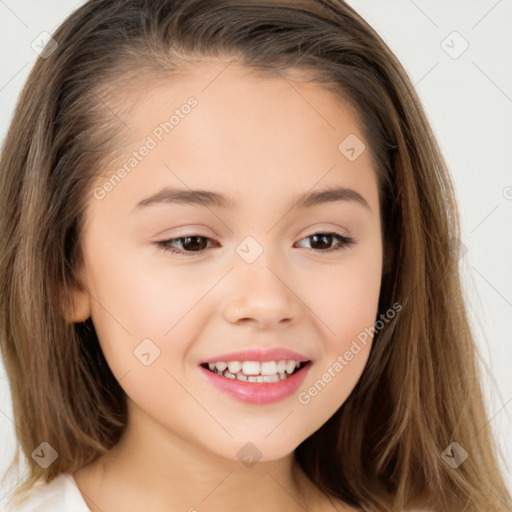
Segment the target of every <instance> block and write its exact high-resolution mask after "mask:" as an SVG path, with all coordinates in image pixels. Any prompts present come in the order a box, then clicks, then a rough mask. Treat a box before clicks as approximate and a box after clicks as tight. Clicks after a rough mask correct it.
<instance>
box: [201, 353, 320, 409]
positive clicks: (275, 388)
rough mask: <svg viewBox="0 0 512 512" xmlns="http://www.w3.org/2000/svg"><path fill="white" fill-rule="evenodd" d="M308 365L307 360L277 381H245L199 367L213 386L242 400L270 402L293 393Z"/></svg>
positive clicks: (309, 363) (255, 402)
mask: <svg viewBox="0 0 512 512" xmlns="http://www.w3.org/2000/svg"><path fill="white" fill-rule="evenodd" d="M310 366H311V362H310V361H309V362H308V363H307V364H306V365H304V367H302V368H301V369H300V370H299V371H298V372H295V373H294V374H293V375H291V376H290V377H286V379H284V380H280V381H279V382H246V381H242V380H238V379H229V378H227V377H223V376H222V375H217V374H216V373H214V372H211V371H210V370H207V369H206V368H203V367H202V366H200V367H199V369H200V370H201V372H202V373H203V375H204V376H205V377H206V378H207V379H208V380H209V381H210V382H211V383H212V384H213V385H214V386H216V387H217V388H219V389H220V390H221V391H224V392H226V393H228V394H230V395H231V396H233V397H235V398H237V399H238V400H241V401H242V402H247V403H251V404H270V403H272V402H279V401H280V400H284V399H285V398H287V397H289V396H290V395H291V394H293V393H294V392H295V391H296V390H297V388H298V387H299V386H300V385H301V384H302V382H303V380H304V378H305V377H306V373H307V372H308V370H309V367H310Z"/></svg>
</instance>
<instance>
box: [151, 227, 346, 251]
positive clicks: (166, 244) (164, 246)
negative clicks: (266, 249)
mask: <svg viewBox="0 0 512 512" xmlns="http://www.w3.org/2000/svg"><path fill="white" fill-rule="evenodd" d="M316 235H327V236H333V237H334V238H336V239H337V240H338V241H339V242H340V245H339V246H338V247H334V248H330V249H325V250H323V249H311V250H312V251H315V252H333V251H341V250H343V249H345V248H348V247H351V246H352V245H354V243H355V239H354V238H352V237H349V236H344V235H342V234H341V233H338V232H336V231H328V232H323V231H319V232H317V233H313V234H312V235H309V236H306V237H304V238H302V239H301V241H302V240H305V239H306V238H312V237H314V236H316ZM185 238H205V239H207V240H212V238H209V237H207V236H201V235H187V236H182V237H179V238H171V239H170V240H162V241H161V242H156V245H157V246H158V248H159V249H160V250H162V251H164V252H168V253H171V254H181V255H183V256H194V255H197V254H202V253H203V252H204V251H206V249H201V250H200V251H183V250H176V249H174V248H173V247H172V246H171V245H170V243H171V242H176V241H179V240H184V239H185Z"/></svg>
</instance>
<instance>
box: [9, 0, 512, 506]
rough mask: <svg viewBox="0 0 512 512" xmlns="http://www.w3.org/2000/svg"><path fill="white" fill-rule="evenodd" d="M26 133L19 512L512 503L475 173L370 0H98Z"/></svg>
mask: <svg viewBox="0 0 512 512" xmlns="http://www.w3.org/2000/svg"><path fill="white" fill-rule="evenodd" d="M4 148H5V149H4V151H3V153H2V159H1V177H0V180H1V181H0V185H1V186H0V193H1V196H0V200H1V203H2V204H3V205H4V206H5V207H4V209H3V210H2V214H1V224H0V237H1V238H2V240H3V247H4V249H3V252H2V257H1V260H0V262H1V263H0V265H1V266H0V279H1V288H0V289H1V290H2V292H1V306H0V312H1V316H0V326H1V347H2V354H3V359H4V363H5V367H6V370H7V374H8V376H9V381H10V386H11V391H12V399H13V411H14V420H15V424H16V426H17V430H16V434H17V436H18V440H19V445H20V447H21V449H22V451H23V455H24V457H25V458H26V460H27V461H28V464H29V473H28V475H27V477H26V478H25V479H24V480H20V485H19V486H18V488H17V489H16V493H14V494H13V496H12V497H11V500H10V501H9V504H8V510H17V511H29V510H30V511H32V510H38V511H46V510H52V511H55V510H67V511H70V510H73V511H87V510H91V511H102V512H110V511H115V510H123V511H132V510H133V511H135V510H137V511H139V510H143V509H147V510H151V511H153V512H159V511H164V510H166V511H169V510H173V511H174V510H176V511H177V510H188V511H189V512H191V511H201V512H202V511H218V510H246V511H253V510H266V511H268V512H273V511H276V510H307V511H328V510H338V511H356V510H363V511H400V510H425V511H427V510H428V511H436V512H441V511H442V512H446V511H450V512H452V511H453V512H455V511H457V512H459V511H462V510H464V511H465V512H476V511H483V510H485V511H505V510H510V508H511V507H512V500H511V497H510V495H509V494H508V492H507V489H506V487H505V485H504V482H503V479H502V476H501V475H500V472H499V468H498V463H497V452H496V447H495V444H494V440H493V439H492V437H491V433H490V431H489V429H485V428H483V427H484V426H485V425H486V424H487V422H488V420H489V419H488V417H487V416H486V412H485V408H484V404H483V399H482V392H481V388H480V375H479V370H478V366H477V351H476V347H475V342H474V339H473V336H472V333H471V331H470V329H469V324H468V318H467V313H466V309H465V305H464V302H463V295H462V291H461V283H460V278H459V273H458V251H459V246H458V239H459V227H458V214H457V208H456V204H455V200H454V193H453V188H452V184H451V181H450V178H449V174H448V171H447V169H446V166H445V163H444V161H443V158H442V156H441V154H440V151H439V149H438V146H437V145H436V142H435V140H434V137H433V135H432V131H431V129H430V127H429V125H428V122H427V120H426V117H425V114H424V112H423V110H422V108H421V106H420V102H419V100H418V97H417V96H416V93H415V92H414V88H413V87H412V84H411V82H410V80H409V78H408V77H407V75H406V73H405V72H404V70H403V68H402V66H401V65H400V64H399V63H398V62H397V60H396V58H395V57H394V56H393V54H392V53H391V52H390V50H389V49H388V48H387V46H386V45H385V44H384V42H383V41H382V40H381V39H380V38H379V36H378V35H377V34H376V33H375V31H374V30H372V29H371V28H370V27H369V26H368V24H367V23H366V22H365V21H364V20H363V19H361V18H360V17H359V16H358V15H357V14H356V13H355V12H354V11H353V10H352V9H351V8H350V7H349V6H348V5H346V4H345V3H344V2H342V1H341V0H328V1H327V0H300V1H297V0H294V1H291V0H250V1H247V0H245V1H243V2H242V1H239V0H186V1H183V0H182V1H176V0H161V1H158V2H155V1H151V0H90V1H89V2H87V3H86V4H85V5H83V6H82V7H80V8H79V9H78V10H77V11H76V12H74V13H73V14H72V15H71V16H70V17H69V18H68V19H67V20H66V21H65V22H64V23H63V24H62V26H61V27H60V28H59V29H58V30H57V31H56V32H55V33H54V34H53V39H52V40H50V41H48V43H47V45H46V47H45V48H44V49H43V50H42V51H41V58H40V59H39V60H38V61H37V63H36V65H35V66H34V69H33V70H32V73H31V75H30V77H29V79H28V82H27V84H26V87H25V89H24V90H23V93H22V95H21V97H20V99H19V104H18V106H17V109H16V112H15V116H14V118H13V121H12V125H11V127H10V130H9V133H8V136H7V139H6V141H5V145H4ZM454 240H455V241H456V242H455V243H454V242H453V241H454ZM18 463H19V453H18V454H17V457H16V458H15V459H14V460H13V462H12V464H11V468H14V467H15V466H16V464H18Z"/></svg>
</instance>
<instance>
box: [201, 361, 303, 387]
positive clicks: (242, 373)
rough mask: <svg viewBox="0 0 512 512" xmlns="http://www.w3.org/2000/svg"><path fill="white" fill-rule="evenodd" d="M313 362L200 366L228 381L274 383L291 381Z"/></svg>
mask: <svg viewBox="0 0 512 512" xmlns="http://www.w3.org/2000/svg"><path fill="white" fill-rule="evenodd" d="M309 363H311V361H296V360H293V359H288V360H287V359H281V360H279V361H217V362H216V363H202V364H201V365H200V366H201V367H202V368H204V369H205V370H208V371H210V372H212V373H215V374H216V375H219V376H221V377H224V378H226V379H236V380H238V381H241V382H253V383H256V382H257V383H260V384H261V383H267V384H270V383H273V382H280V381H283V380H286V379H289V378H290V377H291V376H292V375H295V374H296V373H297V372H299V371H300V370H302V368H304V367H305V366H306V365H307V364H309Z"/></svg>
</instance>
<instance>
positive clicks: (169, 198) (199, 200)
mask: <svg viewBox="0 0 512 512" xmlns="http://www.w3.org/2000/svg"><path fill="white" fill-rule="evenodd" d="M335 201H353V202H355V203H356V204H360V205H361V206H363V207H364V208H365V209H367V210H369V211H372V209H371V207H370V205H369V204H368V202H367V201H366V199H365V198H364V197H363V196H362V195H361V194H360V193H359V192H356V191H355V190H353V189H350V188H346V187H331V188H326V189H323V190H317V191H314V192H308V193H306V194H303V195H300V196H298V197H296V198H295V199H294V201H293V203H292V204H293V205H294V206H295V207H297V208H299V209H305V208H312V207H314V206H318V205H320V204H324V203H332V202H335ZM159 204H184V205H197V206H206V207H217V208H227V209H234V208H237V206H238V203H237V202H236V201H235V200H233V199H232V198H229V197H227V196H225V195H223V194H221V193H219V192H212V191H209V190H192V189H188V190H185V189H175V188H169V187H165V188H163V189H162V190H160V191H158V192H156V193H155V194H153V195H151V196H149V197H146V198H145V199H143V200H142V201H140V202H138V203H137V205H136V206H135V208H134V210H140V209H141V208H143V207H147V206H152V205H159Z"/></svg>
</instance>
